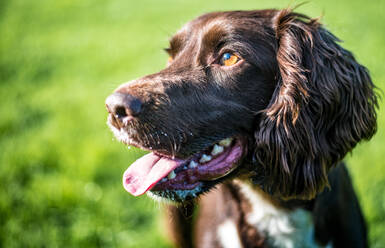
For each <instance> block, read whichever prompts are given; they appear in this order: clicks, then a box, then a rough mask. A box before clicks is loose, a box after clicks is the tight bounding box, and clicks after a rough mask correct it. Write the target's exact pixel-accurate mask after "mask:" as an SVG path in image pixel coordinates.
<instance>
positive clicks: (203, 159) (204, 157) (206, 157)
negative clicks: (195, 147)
mask: <svg viewBox="0 0 385 248" xmlns="http://www.w3.org/2000/svg"><path fill="white" fill-rule="evenodd" d="M210 160H211V156H210V155H206V154H203V155H202V157H201V159H200V160H199V162H200V163H206V162H208V161H210Z"/></svg>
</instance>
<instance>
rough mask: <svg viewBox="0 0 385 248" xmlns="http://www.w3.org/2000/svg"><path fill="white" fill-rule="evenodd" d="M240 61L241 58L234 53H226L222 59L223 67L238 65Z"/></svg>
mask: <svg viewBox="0 0 385 248" xmlns="http://www.w3.org/2000/svg"><path fill="white" fill-rule="evenodd" d="M238 61H239V58H238V56H237V55H235V54H233V53H224V54H223V55H222V58H221V65H224V66H230V65H234V64H236V63H237V62H238Z"/></svg>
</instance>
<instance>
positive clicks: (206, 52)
mask: <svg viewBox="0 0 385 248" xmlns="http://www.w3.org/2000/svg"><path fill="white" fill-rule="evenodd" d="M166 51H167V52H168V54H169V55H170V56H171V57H172V61H171V62H170V63H169V65H168V66H167V67H166V68H165V69H164V70H162V71H160V72H158V73H155V74H152V75H148V76H145V77H143V78H141V79H138V80H134V81H132V82H130V83H127V84H124V85H121V86H120V87H119V88H118V89H117V90H116V93H115V94H121V95H118V96H119V97H122V96H124V97H126V98H124V99H125V100H124V101H123V103H122V104H123V105H124V107H125V108H126V109H127V108H128V109H129V110H130V111H128V112H127V113H128V114H129V115H130V116H129V117H130V119H129V121H128V120H127V118H126V117H127V116H123V117H124V118H126V120H125V121H123V118H121V117H120V116H119V113H121V110H119V109H117V108H116V106H115V105H113V104H112V103H107V108H108V109H109V112H110V113H111V115H110V117H109V118H110V124H111V126H112V128H117V129H120V130H124V131H125V132H126V133H127V137H129V141H127V140H126V141H124V142H126V143H128V144H131V145H135V146H138V147H140V148H143V149H145V150H155V151H156V152H158V153H161V154H162V155H163V156H170V157H171V156H173V157H174V156H175V157H177V158H188V157H189V156H191V155H192V154H194V153H197V152H199V151H202V150H204V149H205V148H207V147H208V146H210V145H212V144H213V143H215V142H217V141H219V140H221V139H224V138H227V137H238V138H239V139H241V140H242V141H243V144H244V150H245V151H244V156H243V158H242V161H241V164H240V166H239V168H238V169H237V170H236V171H234V172H233V173H232V174H231V175H229V176H226V177H224V178H222V179H218V180H217V181H213V182H211V181H210V182H202V183H203V184H204V187H203V191H209V190H210V189H211V188H213V187H214V186H216V185H218V184H219V183H221V182H223V181H227V182H230V181H231V179H232V178H235V177H243V178H244V179H245V180H248V181H252V182H253V184H254V187H256V188H257V189H258V190H262V191H263V192H264V193H263V194H266V195H267V196H268V197H269V198H270V200H271V201H272V202H273V203H274V204H278V205H280V206H282V207H285V208H287V209H294V208H298V207H301V208H305V209H308V210H310V211H315V210H314V209H313V204H314V201H315V202H316V203H315V205H316V206H317V211H316V212H317V213H322V214H323V215H321V216H324V215H330V216H332V217H335V216H338V215H339V212H333V211H331V213H330V214H326V213H325V211H322V208H320V207H319V204H320V202H322V204H325V203H326V204H329V203H327V201H328V199H332V198H333V199H339V195H338V194H340V193H341V192H342V191H343V190H340V191H339V190H335V189H333V188H332V191H331V192H333V193H330V194H328V193H325V191H324V188H325V186H327V185H329V181H328V177H329V178H330V171H331V169H332V168H333V167H335V166H337V165H338V164H339V163H340V161H341V160H342V159H343V158H344V156H345V155H346V154H347V153H348V152H350V151H351V150H352V149H353V148H354V147H355V146H356V144H357V143H358V142H359V141H361V140H369V139H370V138H371V137H372V136H373V135H374V133H375V132H376V129H377V125H376V111H375V110H376V108H377V98H376V94H375V86H374V85H373V83H372V81H371V78H370V76H369V73H368V70H367V69H366V68H365V67H364V66H362V65H360V64H359V63H358V62H357V61H356V60H355V58H354V56H353V55H352V53H351V52H349V51H347V50H345V49H344V48H342V47H341V46H340V44H339V40H338V38H336V37H335V36H334V35H333V34H331V33H330V32H329V31H327V30H326V29H325V28H324V27H323V26H322V24H321V23H320V22H319V21H318V20H317V19H310V18H308V17H307V16H305V15H302V14H298V13H295V12H293V11H292V10H290V9H284V10H262V11H230V12H215V13H209V14H206V15H203V16H200V17H198V18H197V19H195V20H193V21H191V22H189V23H188V24H186V25H185V26H184V27H183V28H182V29H181V30H180V31H179V32H178V33H177V34H176V35H175V36H174V37H173V38H172V39H171V41H170V47H169V48H167V49H166ZM224 52H231V53H234V54H236V55H237V56H238V57H239V58H241V60H240V62H238V63H237V64H236V65H234V66H232V67H223V66H221V65H220V63H219V61H220V57H221V55H222V54H223V53H224ZM127 97H128V98H127ZM122 99H123V98H122ZM123 112H124V110H123ZM127 113H123V115H125V114H127ZM342 167H343V166H341V168H342ZM343 168H344V167H343ZM341 170H344V169H339V170H337V171H341ZM334 174H335V175H339V176H340V177H341V180H344V181H345V182H346V183H341V184H339V183H338V182H334V186H335V187H340V186H338V185H344V186H343V187H342V186H341V187H342V188H344V189H346V190H345V191H344V192H348V193H347V194H348V195H349V197H348V198H349V199H350V201H351V202H352V203H353V205H354V207H352V209H353V210H352V211H351V215H349V218H350V219H351V220H353V222H354V223H355V224H356V225H357V227H356V228H353V227H347V226H346V225H342V223H344V221H345V220H340V221H336V223H334V221H335V220H330V221H329V222H327V223H326V222H323V224H319V223H316V225H318V226H317V230H318V233H316V236H317V237H318V240H321V241H322V242H323V243H324V244H326V243H327V242H328V241H330V240H333V242H334V244H342V243H345V244H354V242H352V240H355V238H356V237H359V241H357V242H358V243H357V242H356V243H357V244H358V245H357V247H363V246H365V244H366V231H365V230H366V229H365V224H364V221H363V217H362V214H361V212H360V208H359V205H358V202H357V200H356V197H355V195H354V191H353V189H352V187H351V184H350V180H349V177H348V174H347V172H338V173H337V172H334ZM343 178H345V179H343ZM346 178H347V179H346ZM337 181H338V180H337ZM228 185H230V186H229V187H228V188H226V187H227V186H220V189H219V193H213V192H211V193H209V194H208V195H207V197H209V200H202V204H203V205H202V207H201V211H204V212H207V213H214V212H210V211H213V210H212V209H210V208H211V207H212V206H214V205H215V204H218V203H215V202H216V201H215V199H217V198H216V197H220V199H223V197H225V198H226V197H227V198H226V199H227V200H226V201H227V202H228V205H226V206H223V208H224V209H220V212H221V213H220V215H226V211H227V210H226V209H225V208H230V209H232V210H231V211H230V210H228V211H229V212H231V214H229V215H231V216H233V217H234V218H235V220H236V222H237V223H238V224H240V227H239V228H240V229H239V230H241V231H240V232H241V236H242V240H243V242H244V244H245V246H246V247H253V245H252V243H253V244H258V245H256V246H263V244H264V238H263V235H261V234H259V233H258V230H255V229H252V228H251V229H250V228H248V226H247V223H245V222H244V219H243V217H242V216H243V215H244V214H245V211H247V209H246V208H245V204H246V205H247V203H245V201H244V200H243V199H242V198H240V197H239V196H238V194H237V193H236V192H237V190H236V187H235V188H234V187H233V186H231V185H232V184H231V183H230V184H228ZM330 187H333V185H330ZM257 189H256V190H257ZM203 191H202V192H203ZM234 192H235V193H234ZM334 194H335V195H334ZM324 195H328V197H323V196H324ZM170 197H171V196H170ZM172 197H173V199H174V200H177V201H182V202H183V201H185V200H187V199H183V198H177V195H172ZM203 199H205V198H203ZM320 199H321V200H320ZM325 199H326V200H325ZM218 202H222V200H218ZM348 203H349V202H347V203H343V202H342V201H341V202H339V203H338V204H337V205H338V208H340V209H342V208H343V207H342V206H345V205H344V204H348ZM189 211H190V210H189ZM218 211H219V210H218V209H217V211H216V212H215V213H214V215H215V216H214V217H213V218H212V220H214V219H215V218H217V217H218V216H220V215H218ZM222 211H224V212H222ZM171 212H172V213H173V216H175V221H174V222H175V223H178V224H175V223H174V224H175V225H172V226H181V225H183V224H181V223H184V222H183V221H182V220H183V218H180V215H179V214H178V212H177V211H176V209H173V210H171ZM229 212H228V213H229ZM208 215H209V216H210V214H208ZM178 216H179V217H178ZM331 219H332V218H331ZM202 221H203V222H204V224H202V225H205V226H206V227H207V226H211V225H216V224H217V222H215V221H214V222H207V221H208V220H207V221H206V222H205V221H204V220H202V219H198V224H197V225H198V226H199V225H201V224H200V223H201V222H202ZM190 222H191V221H189V223H190ZM210 223H211V224H210ZM186 225H187V224H186ZM328 225H334V226H340V227H341V230H340V232H341V233H342V234H343V235H342V236H341V237H343V239H339V238H338V237H337V234H336V233H332V234H328V235H323V234H325V233H326V232H327V230H328V228H327V226H328ZM212 228H214V227H212ZM174 229H175V228H174ZM176 230H178V227H176ZM179 230H181V231H180V233H181V234H183V235H185V234H186V233H188V232H189V231H190V229H189V228H187V227H183V228H179ZM198 230H206V231H207V232H209V231H210V229H209V228H201V229H198ZM329 231H330V230H329ZM245 233H249V234H251V235H249V236H250V237H251V239H250V238H246V236H247V235H246V236H244V234H245ZM183 235H182V236H183ZM198 236H199V235H198ZM175 240H176V241H177V242H179V244H183V246H185V247H188V246H189V245H187V244H190V245H191V242H192V241H191V240H190V241H189V240H187V241H186V240H184V239H183V237H182V238H181V236H180V235H179V237H178V234H176V236H175ZM183 240H184V241H183ZM248 240H251V241H248ZM181 242H185V243H181ZM212 242H215V240H212ZM202 247H203V245H202ZM208 247H210V246H208ZM213 247H214V246H213Z"/></svg>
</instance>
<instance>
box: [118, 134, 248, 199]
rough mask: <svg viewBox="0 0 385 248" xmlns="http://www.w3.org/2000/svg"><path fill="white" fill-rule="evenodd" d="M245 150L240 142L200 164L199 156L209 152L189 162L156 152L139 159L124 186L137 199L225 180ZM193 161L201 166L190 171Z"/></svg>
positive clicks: (128, 170) (125, 175)
mask: <svg viewBox="0 0 385 248" xmlns="http://www.w3.org/2000/svg"><path fill="white" fill-rule="evenodd" d="M242 147H243V145H242V142H241V141H240V140H238V139H236V140H235V141H233V143H232V144H231V145H229V146H228V147H227V148H225V150H224V151H223V152H222V153H220V154H219V155H217V156H214V158H212V160H211V161H208V162H199V157H200V156H202V155H203V154H204V152H205V151H202V152H198V153H196V154H194V155H192V156H191V157H190V158H188V159H178V158H172V157H169V156H163V155H162V154H159V153H157V152H152V153H149V154H147V155H145V156H143V157H141V158H139V159H138V160H137V161H135V162H134V163H133V164H132V165H131V166H130V167H129V168H128V169H127V170H126V171H125V173H124V175H123V185H124V188H125V189H126V190H127V191H128V192H129V193H131V194H132V195H134V196H139V195H142V194H144V193H146V192H147V191H148V190H151V191H162V190H176V189H193V188H195V187H197V186H199V185H200V184H201V183H202V182H204V181H213V180H216V179H218V178H221V177H224V176H226V175H228V174H229V173H231V172H232V171H233V170H234V169H235V168H237V167H238V163H237V162H238V161H239V160H240V158H241V156H242V153H243V150H242ZM206 153H207V151H206ZM191 161H196V162H197V163H198V164H199V166H198V165H197V166H196V167H194V168H190V167H189V166H188V165H189V164H190V162H191ZM175 172H176V174H175ZM170 173H174V175H175V177H174V178H170V176H169V175H170ZM167 178H168V179H167Z"/></svg>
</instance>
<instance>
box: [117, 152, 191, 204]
mask: <svg viewBox="0 0 385 248" xmlns="http://www.w3.org/2000/svg"><path fill="white" fill-rule="evenodd" d="M183 162H184V161H183V160H178V159H171V158H165V157H161V156H159V155H156V154H154V153H150V154H147V155H144V156H143V157H141V158H139V159H138V160H136V161H135V162H134V163H133V164H132V165H131V166H130V167H128V169H127V170H126V171H125V172H124V175H123V186H124V188H125V189H126V190H127V191H128V192H129V193H130V194H132V195H134V196H138V195H142V194H144V193H146V192H147V191H148V190H150V189H151V188H152V187H153V186H154V185H155V184H156V183H157V182H158V181H159V180H161V179H162V178H163V177H165V176H167V175H168V174H169V173H170V172H171V171H172V170H174V169H175V168H177V167H178V166H179V165H181V164H182V163H183Z"/></svg>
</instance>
